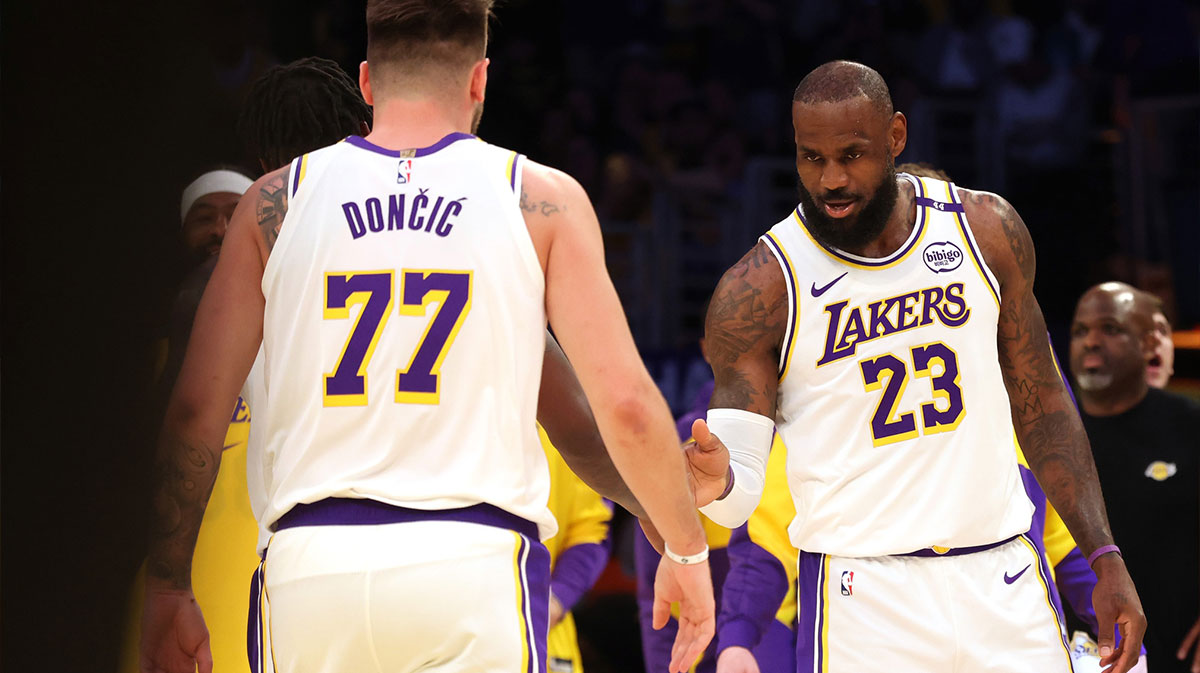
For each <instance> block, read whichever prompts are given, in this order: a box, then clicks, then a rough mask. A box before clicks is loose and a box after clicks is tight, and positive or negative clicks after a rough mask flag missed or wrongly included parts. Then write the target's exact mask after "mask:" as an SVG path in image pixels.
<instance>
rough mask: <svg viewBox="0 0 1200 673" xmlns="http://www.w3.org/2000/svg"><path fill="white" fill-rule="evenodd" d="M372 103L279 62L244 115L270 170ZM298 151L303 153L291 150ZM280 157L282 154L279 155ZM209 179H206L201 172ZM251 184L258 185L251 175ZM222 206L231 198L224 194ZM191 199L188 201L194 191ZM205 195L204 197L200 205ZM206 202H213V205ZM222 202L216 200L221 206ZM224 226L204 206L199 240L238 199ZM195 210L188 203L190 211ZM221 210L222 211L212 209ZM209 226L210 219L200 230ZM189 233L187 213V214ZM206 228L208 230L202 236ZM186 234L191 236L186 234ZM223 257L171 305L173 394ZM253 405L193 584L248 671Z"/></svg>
mask: <svg viewBox="0 0 1200 673" xmlns="http://www.w3.org/2000/svg"><path fill="white" fill-rule="evenodd" d="M272 100H279V101H286V102H287V104H288V105H289V109H290V111H291V112H292V113H293V114H294V115H296V119H297V120H298V121H293V120H292V118H290V117H288V116H287V115H275V114H274V113H273V110H272V108H271V107H270V105H269V104H268V102H269V101H272ZM370 121H371V109H370V108H369V107H368V106H367V104H366V103H365V102H364V101H363V100H362V96H361V95H360V94H359V93H358V89H357V86H356V85H355V83H354V81H353V80H352V79H350V77H349V76H347V75H346V74H345V73H344V72H343V71H342V70H341V68H339V67H338V65H337V64H336V63H334V62H333V61H329V60H327V59H321V58H305V59H301V60H299V61H295V62H293V63H290V64H287V65H281V66H274V67H272V68H271V69H270V70H268V71H267V72H265V73H264V74H263V75H262V77H260V78H259V80H258V81H257V82H256V83H255V84H254V86H253V87H252V88H251V90H250V93H249V94H248V95H247V99H246V104H245V107H244V108H243V110H242V115H241V117H240V119H239V127H240V128H241V131H242V136H243V140H244V142H245V143H246V145H247V147H248V148H250V149H251V150H252V151H253V153H254V155H255V156H257V157H258V160H259V162H260V164H261V165H262V166H263V167H264V169H271V168H277V167H279V166H283V165H286V164H287V162H288V158H290V157H291V156H295V155H298V154H302V153H304V152H307V151H310V150H315V149H317V148H319V147H323V146H325V145H329V144H332V143H335V142H337V141H338V140H341V139H342V138H344V137H346V136H347V135H350V134H352V133H358V132H363V131H364V130H367V129H369V128H370ZM291 152H295V154H290V153H291ZM279 157H283V158H282V159H280V158H279ZM206 175H208V179H209V180H213V179H224V180H232V179H234V177H233V176H228V175H221V174H217V175H213V174H206ZM201 179H202V180H204V179H205V178H204V177H202V178H201ZM241 182H242V183H244V185H245V186H246V187H249V186H250V185H251V184H252V182H253V181H252V180H251V179H250V178H248V177H242V179H241ZM215 196H216V198H217V199H218V202H217V203H221V202H227V201H228V198H227V195H225V194H221V193H217V194H216V195H215ZM185 198H186V197H185ZM204 199H205V197H204V196H201V197H200V200H198V201H197V204H201V203H202V202H203V201H204ZM205 205H207V204H205ZM214 205H215V204H214ZM226 209H227V210H228V211H229V212H227V213H225V214H224V215H223V219H221V220H220V222H219V226H216V225H215V224H212V223H211V222H210V217H211V216H210V214H209V213H205V212H202V211H201V212H197V213H196V214H198V215H201V217H192V220H193V226H194V227H196V229H195V231H194V232H193V235H192V238H194V239H195V240H212V237H215V240H216V246H217V249H219V247H220V241H221V239H223V238H224V235H225V229H226V227H227V225H228V219H229V215H230V214H232V205H229V204H228V203H226ZM192 211H197V208H196V207H192V208H190V209H189V216H192V215H193V212H192ZM211 212H212V213H218V214H219V213H221V212H222V211H221V209H220V208H219V207H212V208H211ZM201 222H209V224H207V225H206V226H205V227H201V226H200V223H201ZM184 228H185V232H186V231H187V218H185V227H184ZM199 232H204V233H205V235H204V236H200V235H198V234H199ZM185 238H186V236H185ZM216 259H217V258H216V255H215V254H213V255H212V256H209V257H208V258H207V259H206V260H205V261H204V262H203V263H201V264H200V265H199V266H198V267H197V268H196V269H194V270H193V271H192V272H191V273H190V274H189V275H188V277H187V278H186V279H185V281H184V283H183V288H182V290H181V291H180V293H179V295H178V297H177V298H176V301H175V305H174V307H173V310H172V318H171V334H170V339H169V345H168V357H167V362H168V364H167V366H166V369H165V371H164V374H163V377H162V378H163V381H164V386H163V388H164V391H165V392H169V391H170V390H171V387H172V386H173V384H174V381H175V377H176V375H177V374H178V373H179V367H180V366H181V365H182V361H183V355H184V352H185V351H186V349H187V343H188V337H189V335H190V334H191V330H192V321H193V319H194V317H195V315H196V306H197V305H198V304H199V302H200V297H201V295H202V294H203V293H204V288H205V286H206V285H207V284H208V279H209V277H210V276H211V275H212V271H213V267H214V266H215V264H216ZM250 411H251V410H250V407H249V405H248V403H247V401H246V400H245V399H244V398H242V397H239V398H238V401H237V406H236V407H235V408H234V411H233V416H232V418H231V419H230V423H229V430H228V432H227V433H226V436H225V441H224V443H223V444H222V446H223V451H222V456H221V467H220V470H219V471H218V473H217V478H216V481H215V482H214V484H213V490H212V495H211V497H210V498H209V504H208V508H207V509H206V511H205V514H204V519H203V522H202V523H201V526H200V532H199V534H198V536H197V541H196V551H195V555H194V556H193V559H192V578H193V588H194V591H195V594H196V602H197V604H198V605H199V606H200V607H201V608H202V609H203V610H204V614H205V615H206V617H207V621H208V626H209V630H210V633H209V638H210V644H211V650H212V657H213V665H214V667H215V668H216V669H217V670H219V671H234V672H236V671H249V670H250V667H249V663H248V661H247V657H246V588H247V584H248V582H249V580H250V578H251V576H252V575H253V574H254V570H255V568H257V567H258V564H259V561H260V559H259V557H258V555H257V554H256V553H255V549H256V542H257V539H258V537H259V534H258V522H257V520H256V519H255V517H254V514H253V512H252V511H251V506H250V500H249V498H248V497H247V473H246V459H247V451H248V446H247V444H248V440H249V433H250ZM143 583H144V577H143V575H142V573H139V575H138V578H137V580H136V585H135V587H136V588H135V591H134V595H133V596H131V600H130V608H131V609H130V620H129V626H128V627H127V629H126V633H127V636H126V643H125V647H124V649H123V651H122V654H121V666H120V669H119V670H121V671H136V670H137V668H138V663H137V656H138V655H137V651H138V648H137V638H138V631H139V629H138V625H139V624H140V623H141V620H142V614H141V608H142V600H143V597H142V594H141V589H142V585H143Z"/></svg>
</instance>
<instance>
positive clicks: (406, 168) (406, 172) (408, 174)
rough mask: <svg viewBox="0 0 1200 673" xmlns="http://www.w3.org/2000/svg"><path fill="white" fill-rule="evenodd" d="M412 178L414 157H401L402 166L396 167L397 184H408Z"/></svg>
mask: <svg viewBox="0 0 1200 673" xmlns="http://www.w3.org/2000/svg"><path fill="white" fill-rule="evenodd" d="M411 179H412V159H401V160H400V166H399V168H397V169H396V184H398V185H407V184H408V181H409V180H411Z"/></svg>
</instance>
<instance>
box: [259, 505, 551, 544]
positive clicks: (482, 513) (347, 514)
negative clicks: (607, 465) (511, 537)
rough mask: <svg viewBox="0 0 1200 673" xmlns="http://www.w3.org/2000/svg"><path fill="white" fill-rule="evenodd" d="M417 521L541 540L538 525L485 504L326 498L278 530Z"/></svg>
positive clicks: (295, 512)
mask: <svg viewBox="0 0 1200 673" xmlns="http://www.w3.org/2000/svg"><path fill="white" fill-rule="evenodd" d="M414 521H460V522H462V523H477V524H480V525H483V526H492V527H494V528H506V529H508V530H513V531H516V532H518V533H520V534H521V535H524V536H525V537H527V538H529V539H530V540H536V539H538V527H537V524H535V523H533V522H532V521H529V520H528V519H523V518H521V517H519V516H517V515H516V514H513V513H512V512H506V511H504V510H502V509H500V508H499V507H496V506H495V505H489V504H487V503H485V502H481V503H479V504H478V505H471V506H470V507H460V508H458V509H430V510H426V509H411V508H409V507H399V506H396V505H389V504H387V503H383V502H379V501H378V500H366V499H359V498H326V499H324V500H318V501H317V502H314V503H311V504H300V505H296V506H295V507H293V508H291V509H290V510H288V513H287V514H284V515H283V516H281V517H280V518H279V521H276V522H275V530H277V531H279V530H285V529H288V528H296V527H297V526H370V525H379V524H388V523H412V522H414Z"/></svg>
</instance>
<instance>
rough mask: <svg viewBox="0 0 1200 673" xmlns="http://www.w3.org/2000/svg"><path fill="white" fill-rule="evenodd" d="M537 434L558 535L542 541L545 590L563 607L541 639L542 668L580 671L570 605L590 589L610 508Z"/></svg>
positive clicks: (600, 563) (600, 562)
mask: <svg viewBox="0 0 1200 673" xmlns="http://www.w3.org/2000/svg"><path fill="white" fill-rule="evenodd" d="M538 436H539V438H540V439H541V441H542V449H543V450H545V452H546V461H547V462H548V463H549V465H550V511H551V513H553V514H554V518H555V519H556V520H557V521H558V533H556V534H555V535H554V537H552V538H550V539H549V540H546V542H545V544H546V549H547V550H549V552H550V592H551V594H553V595H554V597H555V598H557V599H558V601H559V603H561V604H562V606H563V609H564V610H565V611H566V612H565V614H564V615H563V618H562V620H561V621H559V623H558V624H556V625H554V626H553V627H551V628H550V634H549V636H548V637H547V639H546V647H547V651H548V654H549V660H548V664H547V667H546V670H547V671H548V673H582V671H583V658H582V656H581V655H580V652H579V638H578V635H577V633H576V630H575V617H574V616H573V615H572V614H571V608H573V607H574V606H575V605H576V604H577V603H578V602H579V599H580V598H582V597H583V595H584V594H585V593H587V592H588V590H589V589H591V588H592V585H594V584H595V583H596V580H597V579H598V578H599V577H600V573H601V572H603V571H604V566H605V564H606V563H607V562H608V556H609V547H608V544H607V541H608V526H609V521H611V520H612V508H611V506H610V505H609V504H608V503H606V502H605V501H604V498H602V497H600V494H599V493H596V492H595V491H593V490H592V489H591V488H589V487H588V485H587V484H585V483H583V480H582V479H580V478H579V477H577V476H576V475H575V473H574V472H572V471H571V468H569V467H567V463H566V461H564V460H563V458H562V456H561V455H559V453H558V450H557V449H555V448H554V445H553V444H551V443H550V438H549V437H547V436H546V432H545V430H543V429H541V427H539V428H538Z"/></svg>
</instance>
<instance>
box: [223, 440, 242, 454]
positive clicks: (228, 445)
mask: <svg viewBox="0 0 1200 673" xmlns="http://www.w3.org/2000/svg"><path fill="white" fill-rule="evenodd" d="M238 444H241V442H234V443H232V444H226V445H225V446H222V447H221V451H222V452H225V451H228V450H230V449H232V448H233V447H235V446H237V445H238Z"/></svg>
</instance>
